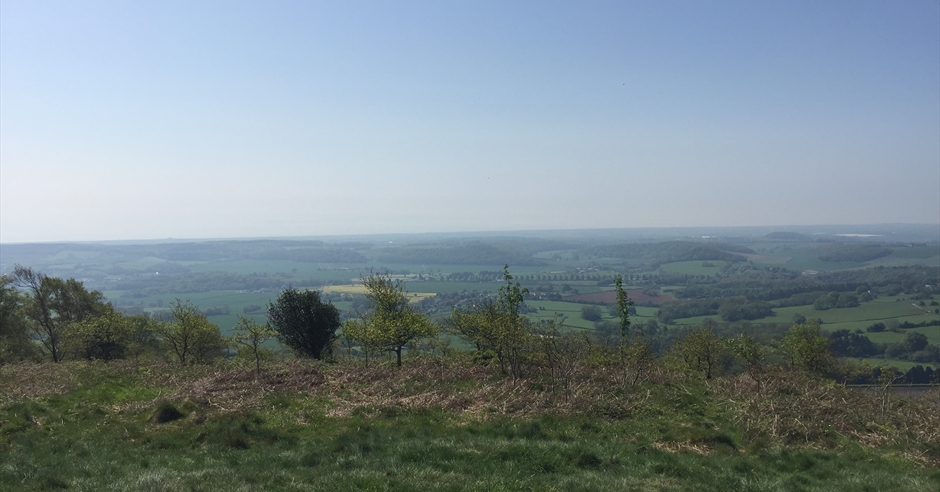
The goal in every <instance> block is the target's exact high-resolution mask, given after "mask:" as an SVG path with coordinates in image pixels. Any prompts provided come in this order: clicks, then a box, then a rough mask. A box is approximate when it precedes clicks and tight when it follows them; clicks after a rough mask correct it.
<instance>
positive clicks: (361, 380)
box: [0, 267, 940, 490]
mask: <svg viewBox="0 0 940 492" xmlns="http://www.w3.org/2000/svg"><path fill="white" fill-rule="evenodd" d="M502 275H503V279H504V283H503V284H502V286H501V287H500V289H499V292H498V294H497V296H496V298H495V299H483V300H482V301H481V302H480V303H477V304H469V305H466V306H464V307H460V308H456V309H454V310H453V311H452V313H451V316H450V317H448V318H446V319H445V323H444V324H443V325H441V324H438V323H435V322H433V321H432V320H431V318H430V317H428V316H427V314H425V313H422V312H421V311H420V310H418V309H415V308H414V307H413V306H412V305H410V304H409V302H408V300H407V299H408V297H407V293H406V292H405V290H404V285H403V284H402V283H401V282H399V281H395V280H393V279H392V277H391V276H390V275H388V274H373V275H371V276H369V277H366V278H364V279H363V280H364V283H363V287H364V289H365V292H366V298H367V299H368V300H369V301H370V303H369V304H368V306H367V309H368V311H366V312H363V313H361V315H360V316H359V317H358V318H353V319H351V320H350V321H348V322H347V323H346V326H347V327H349V328H350V330H349V331H350V332H349V333H344V334H343V335H342V336H341V337H339V339H336V338H335V337H334V336H333V333H334V331H335V330H336V327H337V325H338V323H339V319H338V314H337V313H335V312H334V311H335V308H332V306H331V305H330V304H328V303H326V304H324V303H323V302H322V301H321V300H320V298H319V297H318V296H314V295H309V296H300V295H299V294H300V293H298V292H296V291H294V290H293V289H288V290H286V291H285V295H287V294H295V297H296V299H295V301H296V302H294V303H293V304H291V309H292V310H295V311H297V312H298V313H305V312H307V311H310V312H311V313H312V312H313V311H312V310H313V309H314V308H317V309H320V310H323V309H324V308H325V309H327V310H328V311H330V312H331V313H332V314H331V315H330V316H327V317H326V318H324V319H325V321H324V320H320V318H318V317H316V316H312V317H303V316H295V317H288V318H290V319H288V318H284V319H285V320H287V321H284V320H282V321H284V323H282V325H275V326H269V327H262V326H258V325H256V324H252V323H250V322H248V321H247V320H244V319H241V320H240V328H239V329H238V331H237V333H238V336H237V337H236V338H234V339H232V340H227V339H225V338H223V337H222V336H221V335H220V333H219V329H218V327H217V326H215V325H213V324H212V323H210V322H208V321H207V320H206V317H205V315H204V314H202V313H200V312H199V311H198V310H197V309H196V308H195V307H194V306H192V305H191V304H189V303H187V302H184V301H177V302H175V303H174V304H173V309H172V317H171V319H170V320H167V321H161V320H157V319H148V318H143V317H133V316H124V315H121V314H120V313H117V312H115V311H114V310H113V309H111V307H110V305H109V304H108V303H106V302H104V301H103V299H102V296H100V294H98V293H97V292H94V291H92V292H88V291H87V290H85V289H84V287H83V285H82V284H81V282H77V281H74V280H71V279H70V280H68V281H61V280H59V279H53V278H50V277H45V276H42V275H39V274H36V273H35V272H31V271H26V269H19V270H17V276H16V277H14V278H12V279H9V278H5V279H4V283H3V285H2V287H3V291H2V294H3V297H2V298H0V299H2V301H3V304H2V305H0V307H2V308H3V309H2V310H0V314H2V315H3V328H4V332H3V334H4V337H5V338H4V339H6V337H8V336H9V337H11V338H10V339H11V340H13V342H11V343H5V344H4V345H3V350H4V351H3V352H2V355H3V357H4V359H3V360H0V363H3V365H0V488H3V489H10V490H42V489H48V488H73V489H79V490H85V489H95V490H98V489H104V490H108V489H112V490H127V489H145V490H147V489H149V490H186V489H196V490H217V489H220V488H226V489H234V490H251V489H257V488H264V489H292V488H300V489H323V490H337V489H338V490H352V489H378V488H395V489H433V490H465V489H475V490H493V489H532V490H570V489H585V488H587V489H599V490H623V489H651V490H652V489H673V490H797V489H802V490H822V489H827V490H865V489H866V488H867V489H869V490H928V489H932V488H936V487H938V486H940V413H938V412H937V408H938V407H940V392H938V390H937V389H936V388H934V389H932V390H931V389H928V388H924V389H923V394H922V395H921V396H919V397H918V398H908V397H905V396H902V395H899V394H896V390H894V389H893V386H894V385H896V384H897V383H898V382H900V381H902V380H903V378H904V377H905V375H903V374H901V373H900V372H898V371H896V370H894V369H890V368H886V367H871V366H867V365H864V364H855V363H852V362H849V361H846V360H839V359H837V358H835V357H834V355H835V354H834V353H833V349H834V348H835V349H838V350H844V351H850V350H856V349H860V350H863V349H865V344H864V343H863V342H861V341H860V339H859V337H858V336H855V335H858V334H857V333H851V332H847V331H846V332H836V333H833V334H826V333H824V332H822V330H821V328H820V326H819V324H818V323H816V322H814V321H807V320H805V318H804V319H802V320H799V322H798V323H796V324H795V325H793V326H792V327H790V328H788V329H786V330H784V331H781V332H780V333H779V336H776V337H773V338H770V339H768V340H758V339H756V338H754V337H751V336H750V335H748V334H746V333H743V334H742V333H739V334H730V335H729V334H728V333H727V332H726V330H727V329H730V328H729V327H733V326H737V325H728V326H726V327H720V326H719V325H717V324H716V323H714V322H711V321H706V322H704V323H703V324H702V325H701V326H699V327H687V328H685V329H683V330H671V331H670V332H669V333H668V337H663V336H661V333H663V332H664V331H661V330H660V329H659V328H658V325H657V324H656V323H655V321H650V322H649V323H646V324H643V323H638V322H635V321H634V320H633V319H631V318H632V316H633V314H632V313H633V312H635V311H633V306H632V302H631V301H630V299H629V297H628V296H627V294H626V291H625V290H624V288H623V281H622V279H621V278H620V277H618V278H617V279H616V282H615V285H616V294H617V295H616V300H617V302H616V314H617V321H618V325H614V326H611V327H610V329H608V330H597V331H596V333H594V334H589V333H586V332H579V331H576V330H572V329H570V327H568V326H566V325H565V322H564V318H563V317H559V316H556V317H555V318H552V319H542V320H541V321H538V322H534V321H532V320H531V319H529V318H527V317H526V309H525V299H526V296H527V295H528V290H527V289H526V288H525V287H523V286H522V285H521V284H520V283H519V282H518V281H517V282H514V281H513V280H514V278H513V276H512V275H511V274H510V273H509V270H508V267H504V270H503V274H502ZM27 281H34V282H35V283H36V285H35V288H34V289H32V290H30V291H27V292H20V291H17V290H15V289H14V288H13V287H12V285H15V284H16V283H17V282H19V284H20V285H26V286H29V285H31V284H29V283H28V282H27ZM11 282H12V283H11ZM56 289H58V290H56ZM311 294H313V293H311ZM70 299H84V300H87V302H86V303H84V304H81V305H80V306H79V305H76V303H74V302H71V301H70ZM285 306H286V305H285V304H284V303H282V302H280V300H279V301H278V302H277V303H272V304H270V305H269V306H268V309H269V311H272V312H278V310H279V309H280V310H282V311H283V310H284V308H285ZM588 311H593V310H590V309H589V310H588ZM598 311H600V310H598ZM612 311H613V310H612ZM592 314H600V315H601V316H603V312H599V313H598V312H592ZM66 316H71V318H67V317H66ZM295 318H296V320H299V321H297V323H294V322H293V321H291V320H295ZM279 319H280V318H279ZM295 325H296V326H295ZM416 327H417V328H416ZM273 328H277V330H275V329H273ZM353 328H355V329H353ZM419 328H420V329H419ZM293 329H296V330H299V331H298V333H302V334H304V336H305V337H320V338H318V340H319V339H322V340H325V343H326V344H327V346H323V347H320V346H319V345H318V347H320V348H318V349H316V350H312V351H305V350H299V349H298V348H297V347H294V346H293V345H290V346H291V347H292V348H293V349H294V352H293V353H294V354H295V355H294V356H289V355H288V354H285V353H282V354H280V355H278V354H276V353H275V352H273V351H271V350H270V349H267V350H266V349H264V347H263V346H262V344H263V343H264V340H266V339H268V338H271V337H274V336H277V335H280V336H281V337H282V338H283V336H284V333H286V332H287V331H289V330H293ZM278 330H281V332H280V333H278ZM357 330H358V331H357ZM20 332H22V333H20ZM53 335H54V336H55V337H56V339H55V340H56V341H53V340H51V338H52V336H53ZM24 336H25V338H24ZM24 340H25V342H24ZM667 341H668V343H667ZM235 343H237V344H238V345H240V346H241V347H242V350H240V351H239V353H238V355H237V356H234V357H223V355H224V352H223V350H222V349H223V348H224V346H225V345H232V344H235ZM452 345H455V346H452ZM904 347H905V348H906V350H908V351H911V353H920V352H924V351H925V350H927V349H928V348H929V347H930V345H929V342H928V341H927V339H926V337H923V336H920V337H919V336H913V334H912V336H909V337H908V338H907V339H905V342H904ZM53 353H54V354H56V355H55V356H53V355H52V354H53ZM317 358H319V359H321V360H317ZM43 360H44V362H42V361H43ZM911 371H913V372H916V371H914V370H913V369H912V370H911ZM913 372H912V373H913ZM916 373H917V374H916V375H917V377H919V378H920V377H927V378H928V380H929V379H930V378H933V377H934V376H935V375H936V373H932V374H927V373H926V371H924V370H923V368H921V369H920V371H919V372H916ZM850 382H867V383H870V384H871V386H869V387H867V388H866V389H857V388H849V387H847V386H846V383H850Z"/></svg>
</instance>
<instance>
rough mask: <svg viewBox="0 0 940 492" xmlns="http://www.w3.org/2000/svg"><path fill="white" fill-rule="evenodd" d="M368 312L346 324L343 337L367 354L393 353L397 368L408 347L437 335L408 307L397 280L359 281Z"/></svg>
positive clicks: (384, 276) (383, 276)
mask: <svg viewBox="0 0 940 492" xmlns="http://www.w3.org/2000/svg"><path fill="white" fill-rule="evenodd" d="M362 284H363V285H364V286H365V288H366V299H368V300H369V302H370V303H371V304H372V310H371V312H368V313H366V314H364V315H362V316H361V317H360V318H359V319H353V320H349V321H347V322H346V324H345V325H344V327H343V333H345V334H346V335H347V336H349V337H350V338H352V339H354V340H358V341H359V342H361V343H362V344H363V346H364V347H365V348H366V350H368V351H375V350H387V351H389V352H395V359H396V363H397V365H398V367H401V352H402V349H403V348H405V346H406V345H408V344H409V343H411V342H413V341H415V340H417V339H419V338H424V337H430V336H434V335H435V334H437V326H436V325H434V323H431V320H430V319H428V317H427V316H425V315H424V314H423V313H421V312H420V311H418V310H417V309H416V308H414V307H412V306H411V303H410V302H409V301H408V296H407V294H406V292H405V286H404V284H403V282H402V281H401V280H393V279H392V277H391V275H389V274H376V273H373V274H372V275H369V276H368V277H365V278H363V279H362Z"/></svg>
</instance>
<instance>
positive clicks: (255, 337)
mask: <svg viewBox="0 0 940 492" xmlns="http://www.w3.org/2000/svg"><path fill="white" fill-rule="evenodd" d="M233 330H234V331H235V336H234V337H232V341H234V342H235V343H237V344H238V345H241V346H242V347H245V348H246V349H248V351H250V352H251V356H252V357H254V359H255V372H256V373H257V374H261V345H262V344H263V343H264V342H266V341H268V339H270V338H273V337H276V336H277V332H276V331H274V330H272V329H271V327H270V326H268V325H262V324H260V323H256V322H255V321H254V320H251V319H249V318H246V317H244V316H241V315H239V316H238V323H236V324H235V328H234V329H233Z"/></svg>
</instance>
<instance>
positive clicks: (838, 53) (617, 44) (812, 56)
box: [0, 0, 940, 242]
mask: <svg viewBox="0 0 940 492" xmlns="http://www.w3.org/2000/svg"><path fill="white" fill-rule="evenodd" d="M886 222H905V223H938V222H940V2H938V1H937V0H933V1H918V0H905V1H883V2H864V1H859V0H852V1H845V2H838V1H825V2H820V1H811V2H798V1H789V0H788V1H780V2H765V1H760V2H755V1H742V2H705V1H682V2H668V1H658V0H657V1H642V2H640V1H632V2H631V1H616V2H580V1H579V2H573V1H572V2H547V1H535V2H512V1H505V0H501V1H496V2H483V1H472V2H470V1H468V2H455V1H429V2H408V1H395V2H361V3H358V2H352V1H346V0H344V1H337V2H307V1H303V2H236V1H220V2H198V1H183V2H171V1H159V2H134V1H130V2H129V1H119V2H92V1H84V2H64V1H54V2H43V1H37V0H28V1H10V0H2V2H0V241H3V242H20V241H46V240H99V239H147V238H166V237H176V238H200V237H246V236H281V235H288V236H303V235H327V234H356V233H385V232H447V231H479V230H517V229H556V228H602V227H649V226H724V225H788V224H862V223H886Z"/></svg>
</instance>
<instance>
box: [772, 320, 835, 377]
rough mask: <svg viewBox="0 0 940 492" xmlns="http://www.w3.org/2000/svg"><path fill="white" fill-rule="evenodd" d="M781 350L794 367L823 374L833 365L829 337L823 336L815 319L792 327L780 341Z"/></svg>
mask: <svg viewBox="0 0 940 492" xmlns="http://www.w3.org/2000/svg"><path fill="white" fill-rule="evenodd" d="M780 350H781V351H782V352H783V353H784V354H785V355H786V356H787V358H789V359H790V365H791V366H792V367H794V368H796V369H799V370H802V371H806V372H809V373H815V374H820V375H821V374H824V373H825V372H826V371H828V370H829V369H830V368H831V367H832V363H833V357H832V352H830V350H829V339H828V338H826V337H825V336H823V334H822V330H821V329H820V328H819V323H817V322H815V321H811V322H809V323H803V324H799V325H793V326H792V327H790V332H789V333H787V336H785V337H784V338H783V342H781V343H780Z"/></svg>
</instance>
